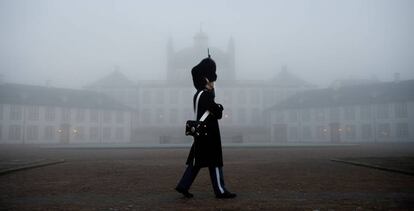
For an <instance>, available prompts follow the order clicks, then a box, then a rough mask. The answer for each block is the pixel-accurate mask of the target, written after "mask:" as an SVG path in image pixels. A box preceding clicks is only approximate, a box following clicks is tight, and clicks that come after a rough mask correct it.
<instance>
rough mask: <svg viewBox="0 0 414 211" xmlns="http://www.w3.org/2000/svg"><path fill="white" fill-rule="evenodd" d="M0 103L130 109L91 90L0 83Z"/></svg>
mask: <svg viewBox="0 0 414 211" xmlns="http://www.w3.org/2000/svg"><path fill="white" fill-rule="evenodd" d="M0 103H1V104H18V105H42V106H60V107H78V108H99V109H113V110H131V108H129V107H127V106H125V105H123V104H121V103H119V102H117V101H115V100H113V99H112V98H110V97H108V96H106V95H104V94H101V93H97V92H93V91H87V90H77V89H63V88H53V87H44V86H34V85H22V84H2V85H0Z"/></svg>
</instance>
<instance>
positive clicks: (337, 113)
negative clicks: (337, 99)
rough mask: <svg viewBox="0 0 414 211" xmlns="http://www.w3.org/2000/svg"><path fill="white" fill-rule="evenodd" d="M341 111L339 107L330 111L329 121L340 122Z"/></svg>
mask: <svg viewBox="0 0 414 211" xmlns="http://www.w3.org/2000/svg"><path fill="white" fill-rule="evenodd" d="M340 116H341V115H340V110H339V108H338V107H333V108H330V109H329V119H330V120H331V121H339V117H340Z"/></svg>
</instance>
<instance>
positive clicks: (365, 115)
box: [360, 105, 371, 120]
mask: <svg viewBox="0 0 414 211" xmlns="http://www.w3.org/2000/svg"><path fill="white" fill-rule="evenodd" d="M360 116H361V120H370V119H371V106H370V105H363V106H361V107H360Z"/></svg>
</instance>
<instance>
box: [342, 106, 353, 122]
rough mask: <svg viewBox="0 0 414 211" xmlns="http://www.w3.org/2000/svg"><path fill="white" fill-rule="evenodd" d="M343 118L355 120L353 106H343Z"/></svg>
mask: <svg viewBox="0 0 414 211" xmlns="http://www.w3.org/2000/svg"><path fill="white" fill-rule="evenodd" d="M344 113H345V114H344V119H345V120H355V107H352V106H348V107H345V108H344Z"/></svg>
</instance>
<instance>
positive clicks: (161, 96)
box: [155, 89, 164, 105]
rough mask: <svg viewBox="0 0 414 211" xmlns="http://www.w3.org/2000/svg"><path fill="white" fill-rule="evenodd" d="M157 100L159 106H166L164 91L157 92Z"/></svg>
mask: <svg viewBox="0 0 414 211" xmlns="http://www.w3.org/2000/svg"><path fill="white" fill-rule="evenodd" d="M155 99H156V103H157V104H158V105H160V104H164V92H163V90H162V89H159V90H157V92H156V96H155Z"/></svg>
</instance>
